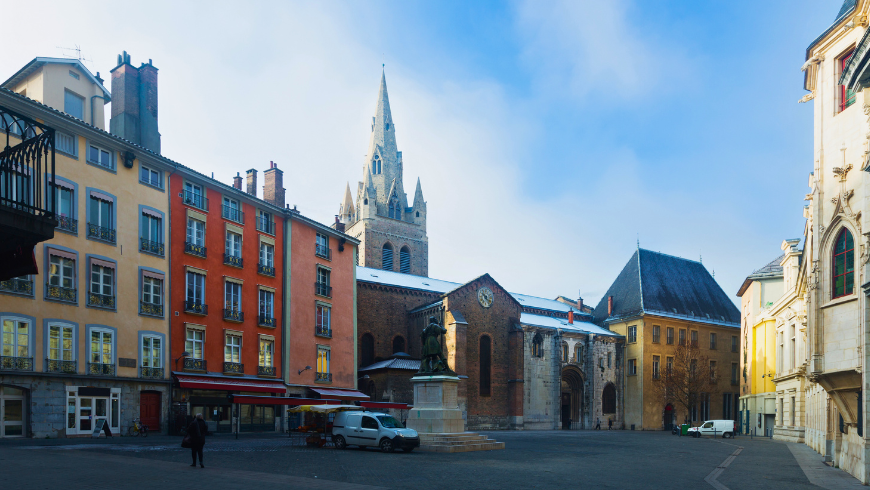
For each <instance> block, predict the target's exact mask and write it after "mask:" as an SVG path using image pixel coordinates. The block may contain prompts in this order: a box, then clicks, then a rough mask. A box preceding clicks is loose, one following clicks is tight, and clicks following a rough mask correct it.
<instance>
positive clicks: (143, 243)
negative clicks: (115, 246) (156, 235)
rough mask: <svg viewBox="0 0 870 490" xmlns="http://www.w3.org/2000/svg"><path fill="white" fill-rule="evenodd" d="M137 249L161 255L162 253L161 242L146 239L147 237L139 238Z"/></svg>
mask: <svg viewBox="0 0 870 490" xmlns="http://www.w3.org/2000/svg"><path fill="white" fill-rule="evenodd" d="M139 251H141V252H146V253H149V254H154V255H159V256H161V257H163V255H164V250H163V243H161V242H155V241H153V240H148V239H147V238H140V239H139Z"/></svg>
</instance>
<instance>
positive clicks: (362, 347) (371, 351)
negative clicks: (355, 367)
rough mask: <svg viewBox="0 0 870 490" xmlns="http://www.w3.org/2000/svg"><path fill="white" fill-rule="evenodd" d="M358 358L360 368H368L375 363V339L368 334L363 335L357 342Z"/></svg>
mask: <svg viewBox="0 0 870 490" xmlns="http://www.w3.org/2000/svg"><path fill="white" fill-rule="evenodd" d="M359 358H360V361H359V364H360V366H369V365H371V364H372V363H374V362H375V338H374V337H372V334H370V333H367V334H364V335H363V336H362V339H361V340H360V342H359Z"/></svg>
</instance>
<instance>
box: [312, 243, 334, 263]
mask: <svg viewBox="0 0 870 490" xmlns="http://www.w3.org/2000/svg"><path fill="white" fill-rule="evenodd" d="M314 255H316V256H318V257H320V258H323V259H326V260H332V250H331V249H330V248H329V247H327V246H326V245H321V244H319V243H318V244H317V245H316V246H315V247H314Z"/></svg>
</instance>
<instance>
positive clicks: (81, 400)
mask: <svg viewBox="0 0 870 490" xmlns="http://www.w3.org/2000/svg"><path fill="white" fill-rule="evenodd" d="M66 406H67V409H66V435H67V436H82V435H92V434H93V432H94V427H97V426H98V425H99V421H100V420H103V421H105V423H106V424H108V426H109V430H111V432H112V434H113V435H118V434H120V432H121V427H120V425H121V388H97V387H92V386H68V387H67V397H66Z"/></svg>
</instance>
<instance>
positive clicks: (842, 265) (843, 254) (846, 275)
mask: <svg viewBox="0 0 870 490" xmlns="http://www.w3.org/2000/svg"><path fill="white" fill-rule="evenodd" d="M833 259H834V264H833V265H834V267H833V271H834V274H833V281H832V283H833V291H832V293H831V297H832V298H839V297H840V296H846V295H849V294H852V290H853V289H854V288H855V242H854V241H853V240H852V234H851V233H849V230H847V229H846V228H843V229H842V230H841V231H840V234H839V235H837V240H836V241H835V242H834V257H833Z"/></svg>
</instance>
